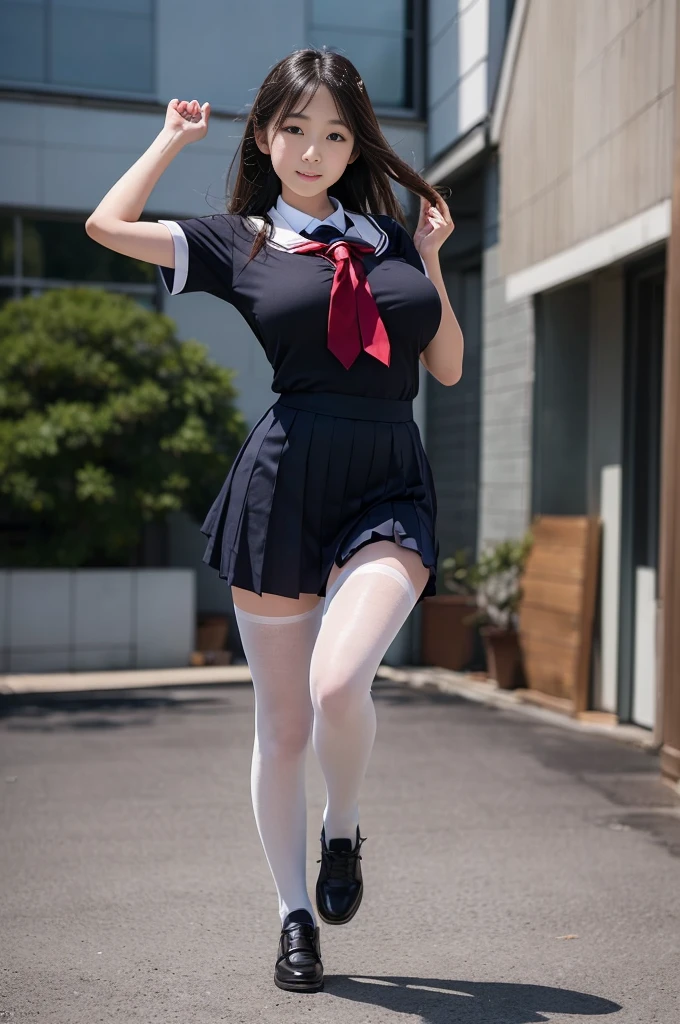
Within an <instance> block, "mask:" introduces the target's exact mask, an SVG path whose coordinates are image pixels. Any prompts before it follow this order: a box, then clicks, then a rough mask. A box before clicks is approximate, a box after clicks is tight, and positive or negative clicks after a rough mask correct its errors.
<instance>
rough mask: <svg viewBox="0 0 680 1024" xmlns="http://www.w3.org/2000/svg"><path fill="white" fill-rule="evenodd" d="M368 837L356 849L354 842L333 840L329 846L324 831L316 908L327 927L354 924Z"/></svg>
mask: <svg viewBox="0 0 680 1024" xmlns="http://www.w3.org/2000/svg"><path fill="white" fill-rule="evenodd" d="M365 839H366V836H363V837H362V836H360V835H359V826H358V825H357V838H356V843H355V845H354V848H352V840H351V839H331V840H329V842H328V845H326V829H325V826H322V827H321V857H320V859H319V860H318V861H317V862H316V863H317V864H321V867H320V868H319V877H318V879H317V882H316V908H317V911H318V913H319V917H320V918H321V920H322V921H325V922H326V924H346V923H347V922H348V921H351V920H352V918H353V917H354V915H355V914H356V912H357V910H358V909H359V904H360V903H361V898H362V896H363V894H364V882H363V878H362V876H361V864H360V863H359V862H360V861H361V854H360V853H359V850H360V849H361V844H362V843H363V842H364V841H365Z"/></svg>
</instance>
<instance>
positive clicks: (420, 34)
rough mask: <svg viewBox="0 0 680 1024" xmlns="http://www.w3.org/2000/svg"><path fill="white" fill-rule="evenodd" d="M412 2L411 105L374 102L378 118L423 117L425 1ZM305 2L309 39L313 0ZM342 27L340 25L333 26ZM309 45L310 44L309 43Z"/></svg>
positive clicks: (306, 34)
mask: <svg viewBox="0 0 680 1024" xmlns="http://www.w3.org/2000/svg"><path fill="white" fill-rule="evenodd" d="M412 2H413V38H412V43H413V50H412V61H413V68H412V79H413V106H410V107H396V106H385V105H384V104H381V103H374V104H373V109H374V110H375V112H376V115H377V116H378V117H379V118H390V117H393V118H403V119H404V120H411V121H419V120H423V118H424V117H425V57H424V50H423V47H424V40H425V6H426V5H425V3H424V2H423V0H412ZM304 4H305V12H304V17H305V38H306V39H309V38H310V35H311V32H312V29H314V27H315V25H314V20H313V17H312V5H313V0H304ZM333 27H334V28H339V29H341V28H342V25H337V26H333ZM310 45H311V44H310Z"/></svg>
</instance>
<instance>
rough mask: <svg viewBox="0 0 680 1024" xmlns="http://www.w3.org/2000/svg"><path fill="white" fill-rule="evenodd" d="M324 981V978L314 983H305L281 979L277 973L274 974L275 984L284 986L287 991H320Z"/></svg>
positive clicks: (280, 986)
mask: <svg viewBox="0 0 680 1024" xmlns="http://www.w3.org/2000/svg"><path fill="white" fill-rule="evenodd" d="M323 983H324V979H323V978H322V979H321V981H318V982H315V983H314V984H311V985H303V984H297V983H295V982H290V981H279V979H278V978H277V977H276V975H274V984H275V985H276V987H277V988H283V989H285V990H286V991H287V992H320V991H321V990H322V988H323Z"/></svg>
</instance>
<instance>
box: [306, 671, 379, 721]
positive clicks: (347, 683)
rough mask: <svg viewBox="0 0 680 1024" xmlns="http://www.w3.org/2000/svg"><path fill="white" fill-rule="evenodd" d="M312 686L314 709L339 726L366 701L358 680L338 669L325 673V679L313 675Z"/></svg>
mask: <svg viewBox="0 0 680 1024" xmlns="http://www.w3.org/2000/svg"><path fill="white" fill-rule="evenodd" d="M310 684H311V694H312V702H313V704H314V709H315V710H316V711H318V712H319V713H320V714H322V715H323V716H324V718H325V719H326V720H327V721H330V722H335V723H337V724H338V725H340V724H342V722H343V721H344V720H345V719H346V718H347V717H348V716H351V715H352V713H353V712H354V711H355V710H356V709H357V707H358V706H359V705H360V704H362V703H363V702H364V701H365V700H366V693H365V692H363V691H361V692H360V691H359V688H358V687H357V685H356V679H354V678H353V677H352V676H350V675H349V674H348V673H346V672H342V671H341V670H338V669H331V670H327V671H325V672H324V675H323V679H321V678H315V676H314V675H312V677H311V679H310Z"/></svg>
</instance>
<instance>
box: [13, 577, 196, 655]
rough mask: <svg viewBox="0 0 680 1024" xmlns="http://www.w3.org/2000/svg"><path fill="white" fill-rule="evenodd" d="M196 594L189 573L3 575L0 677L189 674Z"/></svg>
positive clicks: (194, 626)
mask: <svg viewBox="0 0 680 1024" xmlns="http://www.w3.org/2000/svg"><path fill="white" fill-rule="evenodd" d="M195 592H196V588H195V580H194V573H193V571H191V570H185V569H73V570H66V569H45V570H43V569H11V570H0V672H9V673H15V672H83V671H99V670H109V669H135V668H142V669H143V668H175V667H177V668H179V667H184V666H185V665H188V664H189V660H190V657H191V652H192V651H193V649H194V642H195V635H196V593H195Z"/></svg>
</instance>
